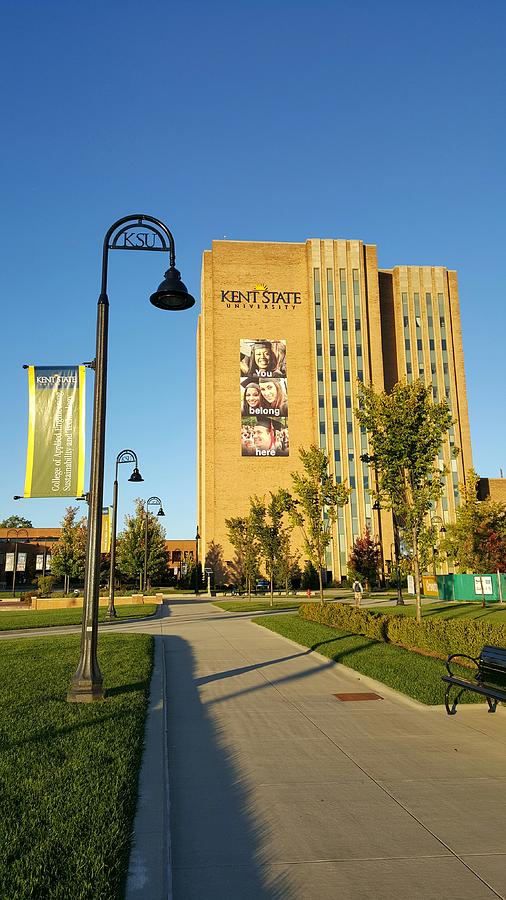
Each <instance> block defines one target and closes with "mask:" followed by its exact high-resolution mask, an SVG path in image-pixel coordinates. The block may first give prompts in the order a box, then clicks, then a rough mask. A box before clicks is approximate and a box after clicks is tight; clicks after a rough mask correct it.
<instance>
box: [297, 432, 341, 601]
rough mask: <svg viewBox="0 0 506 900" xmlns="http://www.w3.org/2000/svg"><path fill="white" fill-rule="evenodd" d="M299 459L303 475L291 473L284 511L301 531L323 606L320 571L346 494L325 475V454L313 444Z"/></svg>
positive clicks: (326, 473) (300, 450) (300, 454)
mask: <svg viewBox="0 0 506 900" xmlns="http://www.w3.org/2000/svg"><path fill="white" fill-rule="evenodd" d="M299 456H300V460H301V462H302V467H303V472H292V485H293V488H292V490H293V495H292V497H291V498H290V502H289V503H288V510H289V515H290V518H291V521H292V523H293V524H294V525H297V526H298V527H299V528H300V529H301V531H302V535H303V538H304V547H305V550H306V553H307V556H308V559H309V561H310V562H311V563H312V564H313V566H314V567H315V569H316V571H317V572H318V582H319V586H320V602H321V603H322V604H323V603H324V599H323V580H322V570H323V568H324V567H325V559H326V551H327V547H328V546H329V544H330V541H331V539H332V533H331V525H332V524H333V523H334V522H335V521H336V518H337V510H338V507H340V506H344V505H345V504H346V503H347V502H348V495H349V490H348V488H347V487H346V486H345V485H344V484H341V483H339V484H338V483H336V482H335V481H334V479H333V478H332V476H331V475H329V472H328V458H327V454H326V453H325V451H324V450H321V449H320V448H319V447H317V446H316V444H311V446H310V447H309V449H308V450H305V449H304V448H303V447H301V448H300V449H299ZM289 496H290V495H289Z"/></svg>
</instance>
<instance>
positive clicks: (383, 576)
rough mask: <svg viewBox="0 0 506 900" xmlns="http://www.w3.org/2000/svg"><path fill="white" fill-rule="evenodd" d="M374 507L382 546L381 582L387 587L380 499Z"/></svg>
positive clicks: (380, 546)
mask: <svg viewBox="0 0 506 900" xmlns="http://www.w3.org/2000/svg"><path fill="white" fill-rule="evenodd" d="M372 508H373V509H374V510H375V512H377V513H378V543H379V548H380V584H381V586H382V587H385V558H384V555H383V531H382V527H381V506H380V502H379V500H376V502H375V503H373V505H372Z"/></svg>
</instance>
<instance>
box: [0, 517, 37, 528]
mask: <svg viewBox="0 0 506 900" xmlns="http://www.w3.org/2000/svg"><path fill="white" fill-rule="evenodd" d="M0 528H33V525H32V523H31V522H30V519H24V518H23V516H9V517H8V519H2V521H1V522H0Z"/></svg>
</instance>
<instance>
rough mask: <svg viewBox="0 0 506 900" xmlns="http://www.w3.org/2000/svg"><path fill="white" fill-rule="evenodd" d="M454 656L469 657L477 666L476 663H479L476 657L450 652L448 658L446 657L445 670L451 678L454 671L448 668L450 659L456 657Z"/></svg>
mask: <svg viewBox="0 0 506 900" xmlns="http://www.w3.org/2000/svg"><path fill="white" fill-rule="evenodd" d="M456 658H458V659H469V660H471V662H473V663H474V664H475V665H476V666H477V665H478V663H479V660H478V659H476V658H475V657H474V656H468V655H467V653H450V656H449V657H448V659H447V660H446V662H445V666H446V671H447V672H448V675H451V676H452V678H454V677H455V674H454V673H453V672H452V670H451V669H450V663H451V661H452V659H456Z"/></svg>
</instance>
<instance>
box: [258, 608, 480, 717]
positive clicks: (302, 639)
mask: <svg viewBox="0 0 506 900" xmlns="http://www.w3.org/2000/svg"><path fill="white" fill-rule="evenodd" d="M252 621H253V623H254V624H255V625H260V626H262V627H263V628H268V629H269V630H270V631H274V632H276V634H280V635H281V636H283V637H286V638H289V639H290V640H292V641H295V643H297V644H300V645H301V646H302V647H308V648H309V649H310V650H314V651H316V652H317V653H320V654H321V655H322V656H326V657H327V658H328V659H331V660H333V661H334V662H337V663H341V665H344V666H347V667H348V668H350V669H353V670H354V671H355V672H359V673H360V674H361V675H366V676H368V677H369V678H374V679H375V681H379V682H381V683H382V684H385V685H386V686H387V687H389V688H393V690H395V691H398V692H399V693H401V694H406V695H407V696H408V697H411V698H412V699H413V700H418V702H419V703H424V704H426V705H429V706H432V705H440V704H442V703H443V698H444V684H443V682H442V681H441V675H442V674H443V672H444V671H445V669H444V663H443V662H442V660H440V659H436V658H434V657H432V656H423V655H422V654H420V653H416V652H415V651H412V650H405V649H404V648H402V647H398V646H395V645H394V644H385V643H384V642H382V641H376V640H374V639H373V638H369V637H364V636H363V635H360V634H352V633H351V632H347V631H342V630H338V629H337V628H332V627H331V626H329V625H321V624H319V623H318V622H311V621H308V620H306V619H301V618H299V616H298V615H294V614H292V615H279V616H258V617H256V618H255V619H253V620H252ZM455 670H456V671H460V672H461V673H462V674H463V675H464V676H466V675H467V676H468V675H469V671H468V670H466V669H461V668H460V667H457V666H456V667H455ZM460 702H461V703H476V702H481V701H480V700H477V699H476V698H474V697H472V696H471V695H470V694H464V695H463V697H462V698H461V701H460Z"/></svg>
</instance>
